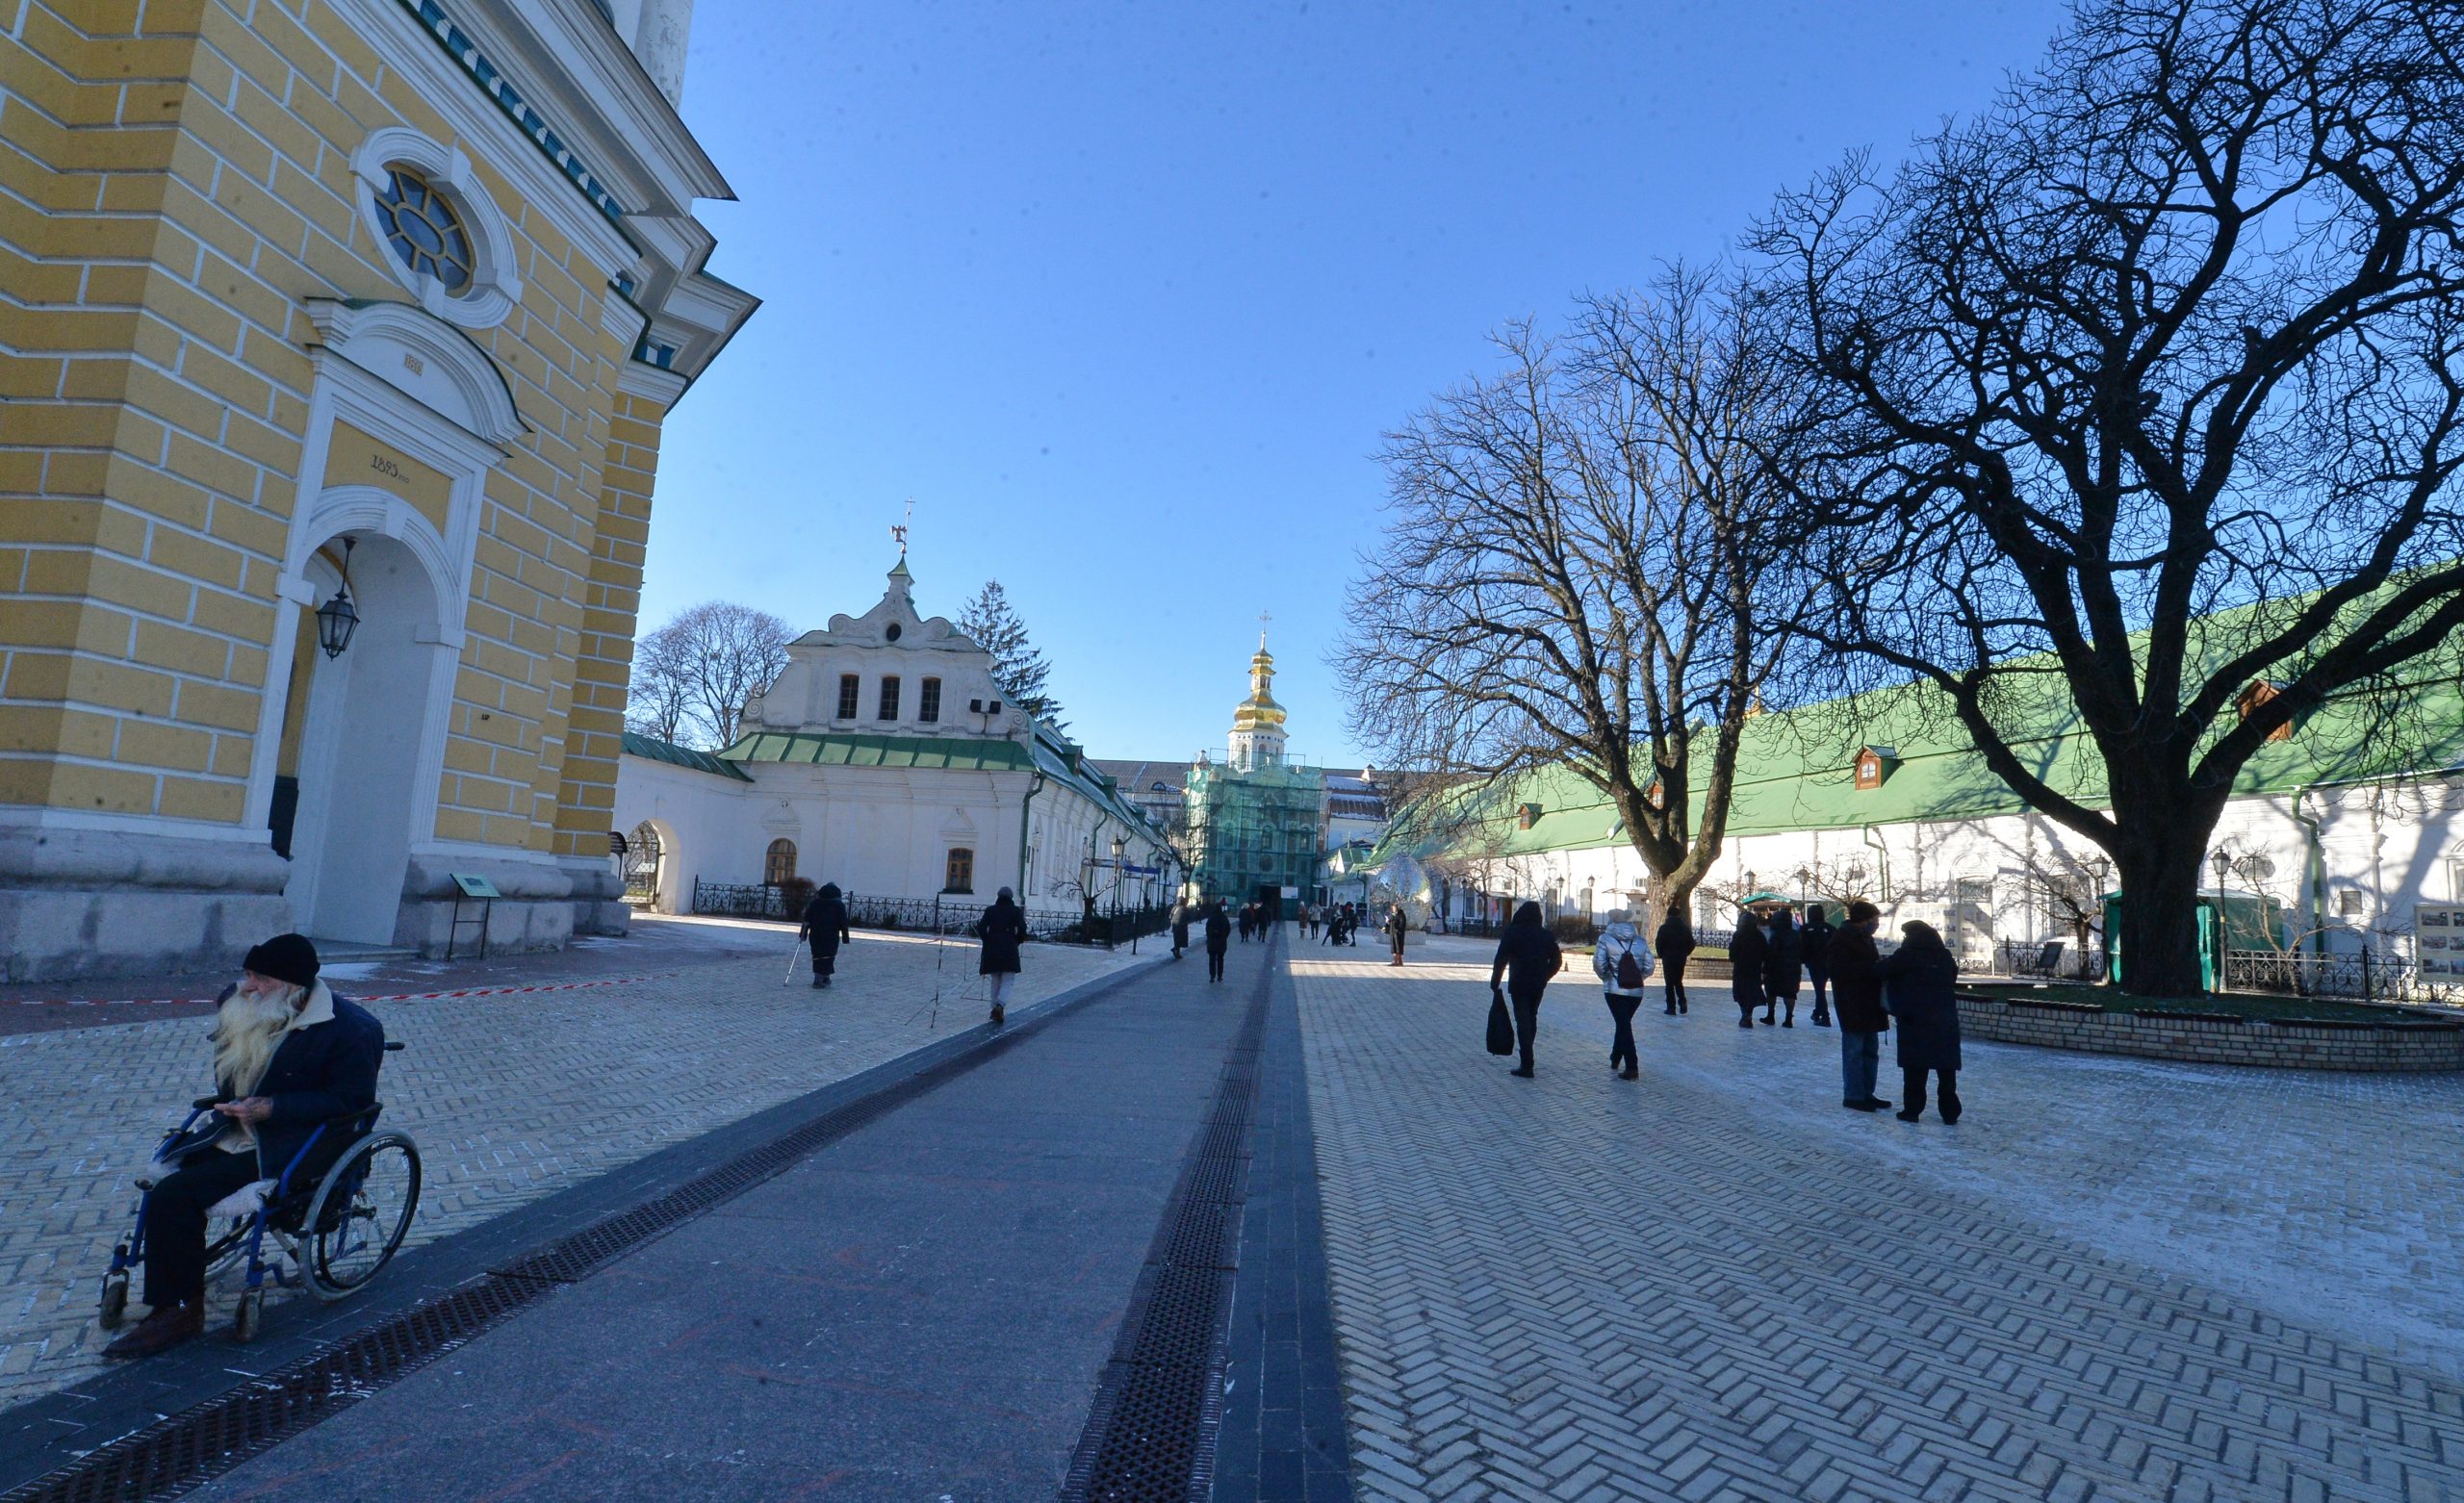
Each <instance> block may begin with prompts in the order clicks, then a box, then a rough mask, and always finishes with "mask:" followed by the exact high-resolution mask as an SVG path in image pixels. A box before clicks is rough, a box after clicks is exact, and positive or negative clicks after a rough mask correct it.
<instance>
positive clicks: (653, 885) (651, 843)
mask: <svg viewBox="0 0 2464 1503" xmlns="http://www.w3.org/2000/svg"><path fill="white" fill-rule="evenodd" d="M665 854H666V846H665V844H664V843H663V842H661V841H660V839H659V836H658V827H657V826H656V825H654V824H652V823H651V822H650V821H649V820H644V821H642V822H641V823H640V824H638V825H636V826H634V827H633V832H632V833H631V834H630V835H629V836H627V837H626V839H625V901H626V902H627V903H629V904H634V905H635V906H637V907H644V908H655V907H656V906H657V904H658V877H659V862H660V860H661V858H662V857H664V856H665Z"/></svg>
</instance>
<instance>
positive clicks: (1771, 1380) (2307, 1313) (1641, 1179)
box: [1295, 940, 2464, 1500]
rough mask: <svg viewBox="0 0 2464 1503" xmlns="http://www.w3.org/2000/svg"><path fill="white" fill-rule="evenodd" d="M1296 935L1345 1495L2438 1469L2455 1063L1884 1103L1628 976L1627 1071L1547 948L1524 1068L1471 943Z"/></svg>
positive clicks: (2458, 1296) (2071, 1489) (1817, 1061)
mask: <svg viewBox="0 0 2464 1503" xmlns="http://www.w3.org/2000/svg"><path fill="white" fill-rule="evenodd" d="M1323 954H1325V952H1318V955H1323ZM1297 955H1298V959H1297V960H1296V965H1295V972H1296V981H1297V984H1298V989H1299V999H1300V1007H1301V1019H1302V1025H1303V1032H1304V1035H1305V1037H1306V1040H1307V1045H1306V1047H1307V1057H1308V1066H1309V1077H1310V1102H1311V1109H1312V1111H1313V1112H1314V1114H1315V1117H1316V1132H1317V1143H1318V1161H1319V1168H1320V1175H1321V1185H1322V1193H1323V1195H1324V1199H1325V1208H1326V1212H1325V1213H1326V1226H1327V1257H1328V1261H1329V1264H1330V1268H1331V1276H1332V1284H1333V1293H1334V1308H1335V1314H1336V1320H1337V1328H1338V1331H1339V1333H1340V1337H1341V1342H1342V1353H1343V1371H1344V1380H1345V1387H1346V1394H1347V1412H1348V1419H1349V1423H1350V1430H1351V1443H1352V1459H1353V1476H1354V1483H1355V1487H1356V1489H1357V1490H1358V1492H1359V1495H1361V1496H1363V1497H1373V1498H1394V1499H1418V1498H1424V1497H1433V1498H1482V1497H1514V1498H1526V1497H1528V1498H1540V1497H1550V1498H1601V1499H1606V1498H1624V1497H1634V1498H1689V1499H1700V1498H1710V1497H1720V1498H1796V1497H1806V1498H1816V1499H1825V1500H1829V1499H1841V1498H1873V1499H1898V1498H1910V1497H1924V1498H1945V1499H1947V1498H1961V1497H1972V1498H2014V1499H2016V1498H2027V1499H2034V1498H2047V1497H2051V1498H2064V1499H2084V1498H2114V1499H2122V1498H2130V1499H2169V1500H2187V1499H2200V1498H2215V1499H2256V1498H2271V1499H2272V1498H2296V1499H2299V1498H2323V1497H2348V1498H2391V1499H2397V1498H2400V1499H2408V1500H2424V1499H2431V1498H2445V1497H2457V1496H2464V1382H2459V1369H2460V1368H2464V1341H2459V1337H2458V1335H2457V1333H2458V1332H2459V1331H2464V1279H2459V1278H2458V1277H2457V1271H2456V1268H2455V1259H2456V1256H2457V1248H2458V1246H2459V1243H2458V1239H2457V1236H2456V1233H2457V1231H2458V1230H2459V1220H2464V1211H2459V1207H2464V1170H2459V1167H2458V1163H2457V1160H2456V1157H2455V1156H2454V1155H2453V1154H2452V1153H2451V1152H2450V1151H2449V1147H2448V1145H2451V1144H2452V1143H2453V1142H2454V1141H2455V1138H2456V1132H2457V1129H2458V1127H2459V1126H2464V1080H2460V1079H2458V1078H2456V1077H2454V1076H2445V1075H2442V1076H2415V1077H2397V1078H2390V1077H2377V1076H2340V1075H2319V1074H2311V1073H2276V1072H2251V1071H2235V1070H2231V1069H2226V1068H2192V1067H2181V1066H2166V1065H2159V1064H2152V1063H2146V1062H2142V1061H2129V1060H2117V1059H2110V1058H2097V1057H2083V1056H2073V1055H2065V1054H2058V1053H2054V1052H2050V1051H2040V1050H2029V1049H2023V1048H2018V1047H2013V1046H1994V1045H1975V1044H1971V1045H1970V1046H1969V1054H1968V1066H1969V1068H1968V1069H1967V1070H1966V1071H1963V1074H1962V1077H1961V1088H1962V1095H1963V1097H1964V1098H1965V1099H1966V1103H1967V1111H1966V1114H1965V1116H1964V1117H1963V1120H1962V1121H1961V1123H1960V1125H1959V1126H1958V1127H1957V1128H1955V1129H1951V1128H1944V1127H1943V1126H1942V1125H1941V1124H1940V1123H1939V1122H1938V1121H1936V1120H1934V1119H1933V1118H1932V1117H1931V1116H1930V1115H1929V1117H1928V1118H1927V1120H1926V1121H1924V1122H1923V1123H1921V1124H1917V1125H1908V1124H1903V1123H1900V1122H1896V1121H1893V1120H1891V1118H1890V1117H1888V1116H1887V1115H1877V1116H1866V1115H1861V1114H1858V1113H1852V1112H1847V1111H1843V1110H1842V1109H1840V1108H1839V1105H1838V1098H1839V1090H1838V1083H1839V1081H1838V1074H1837V1055H1836V1044H1835V1038H1836V1035H1835V1034H1833V1033H1831V1032H1825V1031H1820V1030H1813V1029H1810V1028H1809V1027H1808V1026H1807V1022H1806V1016H1807V1012H1808V1010H1809V1009H1805V1008H1801V1009H1800V1012H1799V1018H1798V1027H1797V1028H1796V1029H1794V1030H1792V1031H1783V1030H1778V1029H1757V1030H1755V1031H1754V1032H1744V1031H1741V1030H1739V1029H1737V1028H1736V1027H1735V1026H1734V1024H1735V1016H1736V1014H1735V1011H1734V1009H1733V1007H1732V1006H1731V1005H1730V1004H1729V1003H1728V1000H1727V998H1726V996H1725V987H1724V986H1720V985H1717V984H1714V985H1712V986H1710V987H1704V988H1698V989H1697V992H1698V995H1697V999H1696V1003H1695V1006H1694V1009H1693V1013H1692V1016H1690V1017H1687V1018H1681V1019H1670V1018H1666V1017H1664V1016H1662V1015H1661V1013H1660V1009H1659V1006H1658V994H1657V993H1656V991H1655V993H1654V994H1653V997H1652V999H1651V1001H1650V1004H1649V1005H1648V1006H1647V1007H1646V1009H1645V1012H1644V1014H1643V1015H1642V1016H1641V1017H1640V1018H1638V1019H1637V1020H1636V1030H1637V1033H1638V1035H1639V1037H1640V1039H1641V1051H1642V1071H1643V1078H1642V1080H1641V1081H1640V1082H1639V1083H1634V1084H1628V1083H1623V1082H1620V1081H1616V1080H1613V1079H1612V1078H1611V1077H1610V1074H1609V1071H1608V1069H1607V1065H1606V1051H1607V1041H1608V1019H1607V1014H1606V1011H1605V1008H1604V1006H1602V1004H1601V1002H1600V998H1599V993H1598V991H1597V990H1596V989H1595V988H1594V987H1593V986H1592V985H1591V984H1590V981H1591V978H1590V976H1589V974H1588V973H1587V971H1570V972H1569V974H1568V975H1567V976H1566V977H1564V978H1562V979H1561V980H1560V981H1559V983H1558V984H1557V985H1556V986H1555V987H1554V988H1553V990H1552V992H1551V994H1550V1000H1549V1003H1548V1005H1547V1006H1546V1007H1545V1008H1544V1010H1543V1025H1544V1027H1543V1033H1542V1039H1541V1047H1540V1050H1539V1056H1538V1064H1539V1075H1538V1079H1537V1080H1535V1081H1530V1082H1525V1081H1517V1080H1513V1079H1510V1078H1508V1077H1507V1076H1506V1075H1505V1073H1504V1066H1503V1065H1502V1064H1501V1063H1499V1062H1497V1061H1493V1060H1491V1059H1489V1058H1488V1057H1486V1056H1484V1055H1482V1054H1481V1053H1480V1052H1479V1028H1480V1020H1481V1016H1482V1012H1483V1010H1484V1008H1485V1006H1486V996H1485V987H1484V985H1483V984H1482V983H1483V982H1484V981H1485V980H1486V966H1485V965H1484V964H1480V963H1478V962H1479V961H1481V960H1482V959H1484V958H1485V952H1484V950H1483V947H1480V946H1477V945H1475V944H1473V943H1472V942H1470V941H1460V940H1453V941H1449V940H1436V941H1431V942H1430V943H1428V944H1426V945H1422V946H1418V947H1416V948H1415V950H1414V952H1413V955H1414V959H1415V961H1416V962H1417V963H1416V964H1415V965H1414V966H1413V967H1411V968H1409V969H1407V970H1405V971H1402V972H1396V971H1392V970H1389V969H1386V968H1384V967H1383V966H1382V965H1378V964H1374V963H1364V961H1365V960H1366V956H1364V961H1353V960H1348V959H1347V960H1343V961H1328V960H1324V959H1321V958H1312V955H1311V952H1308V951H1306V950H1303V951H1300V952H1298V953H1297ZM1448 960H1452V961H1455V962H1458V963H1454V964H1447V963H1443V962H1445V961H1448ZM1462 962H1469V963H1462ZM1886 1049H1887V1046H1886ZM1884 1091H1885V1094H1886V1095H1890V1096H1894V1097H1895V1096H1896V1095H1897V1094H1898V1090H1897V1080H1896V1073H1895V1072H1894V1071H1891V1070H1890V1069H1888V1068H1887V1055H1886V1071H1885V1081H1884Z"/></svg>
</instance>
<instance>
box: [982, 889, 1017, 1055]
mask: <svg viewBox="0 0 2464 1503" xmlns="http://www.w3.org/2000/svg"><path fill="white" fill-rule="evenodd" d="M975 937H976V938H977V939H979V940H981V941H983V944H984V952H983V955H982V957H981V958H979V959H978V960H977V961H976V963H975V969H976V974H978V975H979V976H982V977H985V978H986V979H987V980H988V981H989V982H990V983H991V986H992V1017H991V1021H992V1022H993V1023H994V1024H996V1025H997V1024H999V1023H1000V1022H1001V1021H1002V1019H1003V1017H1004V1015H1005V1009H1004V1008H1003V1006H1002V1004H1003V1003H1004V1002H1006V1001H1007V1000H1008V998H1009V995H1010V983H1011V982H1012V981H1016V980H1017V977H1018V947H1019V946H1020V945H1022V944H1024V943H1026V939H1027V916H1026V915H1025V914H1023V913H1021V912H1019V911H1018V900H1017V898H1016V896H1015V895H1014V894H1013V893H1012V892H1011V891H1010V889H1009V888H1007V887H1004V888H1002V889H1001V891H1000V893H999V895H997V896H996V897H995V898H994V899H993V901H992V906H990V907H988V908H987V909H985V910H984V917H983V918H981V919H979V920H978V921H977V922H976V926H975Z"/></svg>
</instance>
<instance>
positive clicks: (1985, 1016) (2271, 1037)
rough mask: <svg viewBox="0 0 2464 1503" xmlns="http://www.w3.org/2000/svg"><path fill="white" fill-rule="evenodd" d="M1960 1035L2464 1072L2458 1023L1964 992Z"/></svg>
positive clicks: (2202, 1059) (2342, 1066)
mask: <svg viewBox="0 0 2464 1503" xmlns="http://www.w3.org/2000/svg"><path fill="white" fill-rule="evenodd" d="M1960 1032H1961V1034H1962V1036H1963V1037H1967V1038H1987V1039H1992V1040H1994V1041H1995V1042H1997V1043H2005V1044H2036V1045H2040V1046H2041V1047H2043V1048H2047V1049H2076V1050H2080V1051H2083V1052H2085V1053H2088V1054H2098V1055H2139V1056H2142V1057H2145V1058H2150V1059H2178V1060H2182V1061H2184V1062H2186V1063H2192V1064H2247V1065H2261V1066H2266V1067H2269V1068H2272V1069H2278V1070H2464V1022H2447V1021H2445V1020H2442V1019H2424V1020H2414V1019H2409V1018H2401V1017H2395V1016H2391V1017H2390V1018H2389V1019H2388V1020H2387V1021H2386V1022H2384V1023H2374V1022H2373V1023H2365V1022H2359V1021H2341V1022H2332V1023H2330V1022H2317V1023H2299V1022H2286V1021H2282V1020H2278V1019H2272V1018H2271V1019H2265V1020H2260V1019H2252V1018H2235V1017H2226V1016H2223V1015H2221V1014H2216V1013H2181V1012H2175V1013H2129V1012H2108V1011H2106V1010H2104V1009H2103V1008H2101V1007H2098V1006H2094V1005H2092V1004H2087V1003H2075V1002H2050V1001H2047V1002H2032V1001H2019V1002H2004V1001H2001V1000H1999V999H1997V998H1989V997H1969V996H1963V997H1961V998H1960Z"/></svg>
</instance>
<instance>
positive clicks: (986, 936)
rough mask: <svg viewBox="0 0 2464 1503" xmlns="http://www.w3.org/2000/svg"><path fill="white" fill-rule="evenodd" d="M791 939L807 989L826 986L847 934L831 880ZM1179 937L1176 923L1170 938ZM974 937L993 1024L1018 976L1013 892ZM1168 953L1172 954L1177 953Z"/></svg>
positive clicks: (1023, 920)
mask: <svg viewBox="0 0 2464 1503" xmlns="http://www.w3.org/2000/svg"><path fill="white" fill-rule="evenodd" d="M796 937H797V939H799V940H800V941H802V942H803V943H804V944H806V945H808V946H809V947H810V949H811V952H812V984H813V988H814V989H815V990H822V989H824V988H827V987H828V986H829V985H830V984H831V982H832V981H833V980H834V979H835V977H836V975H837V971H838V947H839V946H840V945H842V944H845V943H846V942H847V941H848V940H849V939H850V938H852V937H853V933H852V930H851V929H850V927H849V919H848V914H847V900H846V898H845V896H844V895H842V894H841V893H840V892H839V890H838V884H837V883H836V882H824V883H822V884H821V886H820V887H819V888H818V889H817V890H815V891H814V893H813V895H812V899H811V901H810V902H809V903H807V904H805V911H804V915H803V917H802V919H801V920H800V921H799V922H798V924H797V926H796ZM1182 937H1184V936H1183V931H1182V930H1180V929H1179V928H1178V927H1177V926H1176V927H1175V930H1174V939H1175V942H1176V943H1177V942H1178V941H1179V940H1180V939H1181V938H1182ZM975 938H976V945H977V951H976V960H975V969H976V974H977V975H979V976H981V977H983V978H984V981H985V985H986V987H987V989H988V991H989V992H990V993H991V998H992V1010H991V1012H990V1014H989V1015H988V1017H987V1019H986V1021H988V1022H989V1023H991V1024H993V1025H994V1026H996V1027H997V1026H999V1025H1000V1024H1001V1023H1003V1022H1005V1021H1007V1019H1008V1016H1009V1011H1008V1003H1009V1000H1010V988H1011V987H1012V986H1013V985H1014V984H1015V983H1016V981H1017V980H1018V968H1019V955H1018V951H1019V947H1020V946H1021V945H1024V944H1025V943H1026V941H1027V916H1026V914H1025V913H1024V912H1022V911H1021V910H1020V909H1019V907H1018V899H1017V895H1016V894H1015V893H1014V892H1012V891H1011V890H1010V889H1009V888H1007V887H1004V888H1002V889H1001V890H1000V892H999V893H997V894H996V895H995V896H994V898H993V900H992V905H991V906H990V907H988V908H987V909H985V910H984V916H983V917H982V918H979V919H977V920H976V921H975ZM1174 954H1175V956H1176V957H1177V955H1178V951H1177V950H1176V951H1175V952H1174Z"/></svg>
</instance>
